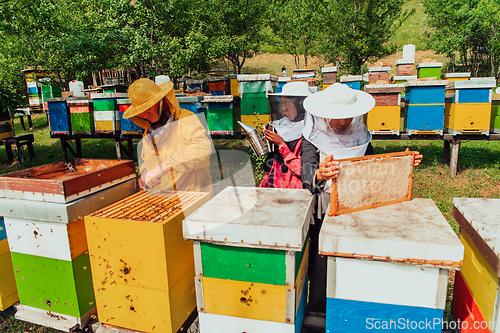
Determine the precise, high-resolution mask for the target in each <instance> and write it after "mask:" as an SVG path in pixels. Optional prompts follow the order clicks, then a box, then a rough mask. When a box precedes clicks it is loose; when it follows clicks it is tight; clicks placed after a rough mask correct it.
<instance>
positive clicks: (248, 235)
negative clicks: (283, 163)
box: [183, 187, 313, 251]
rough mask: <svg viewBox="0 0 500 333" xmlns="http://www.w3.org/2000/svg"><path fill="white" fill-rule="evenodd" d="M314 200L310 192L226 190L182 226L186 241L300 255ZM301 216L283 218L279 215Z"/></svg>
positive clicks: (274, 189)
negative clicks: (293, 212)
mask: <svg viewBox="0 0 500 333" xmlns="http://www.w3.org/2000/svg"><path fill="white" fill-rule="evenodd" d="M312 207H313V196H312V195H311V193H310V192H309V191H307V190H297V189H278V188H255V187H253V188H252V187H227V188H226V189H225V190H223V191H222V192H220V193H219V194H217V195H216V196H215V197H214V198H213V199H212V200H210V201H209V202H208V203H207V204H205V205H204V206H203V207H201V208H200V209H198V210H197V211H196V212H195V213H193V214H192V215H191V216H189V217H188V218H186V219H185V220H184V222H183V231H184V237H185V238H187V239H192V240H199V241H206V242H211V243H219V244H223V245H229V244H231V245H233V246H242V247H255V248H271V249H275V250H281V249H285V250H289V251H290V250H293V251H300V250H302V246H303V244H304V241H305V238H306V235H307V231H308V227H309V223H310V217H311V215H312ZM290 209H292V210H293V211H296V212H299V213H297V214H294V215H293V216H290V215H289V214H287V216H289V218H287V219H286V220H285V219H283V218H281V216H282V214H281V213H280V211H283V212H289V211H290Z"/></svg>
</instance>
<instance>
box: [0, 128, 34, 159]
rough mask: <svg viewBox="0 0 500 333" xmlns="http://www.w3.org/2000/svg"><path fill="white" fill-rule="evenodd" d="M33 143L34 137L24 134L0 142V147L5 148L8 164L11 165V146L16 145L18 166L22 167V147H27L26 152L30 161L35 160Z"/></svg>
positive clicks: (12, 156) (12, 155) (12, 157)
mask: <svg viewBox="0 0 500 333" xmlns="http://www.w3.org/2000/svg"><path fill="white" fill-rule="evenodd" d="M33 142H35V137H34V136H33V134H25V135H20V136H15V137H12V138H7V139H3V140H0V146H5V149H6V150H7V159H8V163H9V164H11V163H12V162H14V154H13V153H12V145H16V148H17V160H18V161H19V164H21V165H24V160H25V159H24V151H23V146H26V147H28V152H29V155H30V157H31V158H32V159H36V156H35V150H34V149H33Z"/></svg>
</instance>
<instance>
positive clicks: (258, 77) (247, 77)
mask: <svg viewBox="0 0 500 333" xmlns="http://www.w3.org/2000/svg"><path fill="white" fill-rule="evenodd" d="M238 81H239V82H246V81H278V77H277V76H275V75H271V74H238Z"/></svg>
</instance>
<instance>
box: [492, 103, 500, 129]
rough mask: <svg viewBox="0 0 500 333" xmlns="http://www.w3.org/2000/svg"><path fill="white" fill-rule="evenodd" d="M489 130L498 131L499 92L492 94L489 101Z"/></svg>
mask: <svg viewBox="0 0 500 333" xmlns="http://www.w3.org/2000/svg"><path fill="white" fill-rule="evenodd" d="M490 130H491V131H493V133H500V94H494V95H493V98H492V101H491V121H490Z"/></svg>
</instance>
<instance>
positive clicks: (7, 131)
mask: <svg viewBox="0 0 500 333" xmlns="http://www.w3.org/2000/svg"><path fill="white" fill-rule="evenodd" d="M13 136H14V127H13V126H12V123H11V122H10V120H0V140H2V139H7V138H11V137H13Z"/></svg>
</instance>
